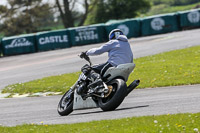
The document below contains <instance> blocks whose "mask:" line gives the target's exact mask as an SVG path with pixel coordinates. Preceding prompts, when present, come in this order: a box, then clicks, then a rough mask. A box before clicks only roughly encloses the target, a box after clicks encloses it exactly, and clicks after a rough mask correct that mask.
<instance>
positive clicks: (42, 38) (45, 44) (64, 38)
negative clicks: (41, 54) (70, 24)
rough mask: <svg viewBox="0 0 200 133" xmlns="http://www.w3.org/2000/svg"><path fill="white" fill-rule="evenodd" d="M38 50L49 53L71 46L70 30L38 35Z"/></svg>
mask: <svg viewBox="0 0 200 133" xmlns="http://www.w3.org/2000/svg"><path fill="white" fill-rule="evenodd" d="M36 42H37V50H38V51H47V50H53V49H59V48H68V47H70V46H71V44H70V41H69V32H68V30H66V29H65V30H56V31H49V32H40V33H37V35H36Z"/></svg>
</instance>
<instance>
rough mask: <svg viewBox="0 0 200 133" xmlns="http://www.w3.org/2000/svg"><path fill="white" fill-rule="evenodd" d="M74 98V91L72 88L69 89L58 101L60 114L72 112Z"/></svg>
mask: <svg viewBox="0 0 200 133" xmlns="http://www.w3.org/2000/svg"><path fill="white" fill-rule="evenodd" d="M73 100H74V92H71V90H69V91H67V92H66V93H65V94H64V95H63V96H62V98H61V99H60V102H59V103H58V108H57V111H58V114H59V115H61V116H65V115H68V114H70V113H71V112H72V111H73Z"/></svg>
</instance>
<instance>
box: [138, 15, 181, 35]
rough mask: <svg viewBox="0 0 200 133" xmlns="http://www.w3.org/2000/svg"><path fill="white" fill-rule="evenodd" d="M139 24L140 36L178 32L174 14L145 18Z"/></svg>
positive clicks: (176, 16) (176, 17)
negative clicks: (140, 25)
mask: <svg viewBox="0 0 200 133" xmlns="http://www.w3.org/2000/svg"><path fill="white" fill-rule="evenodd" d="M141 22H142V36H147V35H154V34H161V33H167V32H173V31H178V30H179V23H178V15H177V14H175V13H172V14H163V15H157V16H151V17H146V18H144V19H142V20H141Z"/></svg>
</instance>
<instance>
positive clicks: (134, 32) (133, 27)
mask: <svg viewBox="0 0 200 133" xmlns="http://www.w3.org/2000/svg"><path fill="white" fill-rule="evenodd" d="M106 25H107V26H106V32H107V36H108V35H109V33H110V31H111V30H113V29H120V30H122V31H123V33H124V34H125V35H126V36H127V37H128V38H131V37H139V36H140V31H141V27H140V20H139V19H126V20H118V21H117V20H113V21H109V22H107V23H106Z"/></svg>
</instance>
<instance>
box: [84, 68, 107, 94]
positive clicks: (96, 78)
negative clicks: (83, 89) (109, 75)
mask: <svg viewBox="0 0 200 133" xmlns="http://www.w3.org/2000/svg"><path fill="white" fill-rule="evenodd" d="M89 77H90V78H91V80H92V81H93V82H92V83H91V84H89V85H88V86H87V87H88V88H92V89H93V90H94V92H95V93H101V90H102V88H104V84H103V81H102V79H101V76H100V74H98V73H96V72H94V71H93V70H92V71H91V73H90V75H89Z"/></svg>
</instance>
